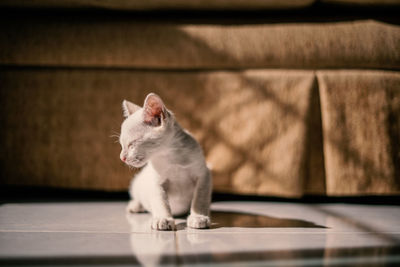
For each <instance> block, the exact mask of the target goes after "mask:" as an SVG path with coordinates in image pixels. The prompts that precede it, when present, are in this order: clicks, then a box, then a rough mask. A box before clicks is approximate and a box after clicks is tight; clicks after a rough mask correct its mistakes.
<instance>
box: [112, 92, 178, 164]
mask: <svg viewBox="0 0 400 267" xmlns="http://www.w3.org/2000/svg"><path fill="white" fill-rule="evenodd" d="M122 109H123V112H124V117H125V118H126V119H125V121H124V122H123V123H122V126H121V135H120V139H119V141H120V144H121V147H122V151H121V154H120V158H121V160H122V161H123V162H125V163H126V164H127V165H129V166H132V167H136V168H140V167H142V166H144V165H145V164H146V163H147V161H148V160H149V159H150V158H151V156H152V155H154V153H155V152H157V151H158V150H159V148H160V147H161V146H162V144H163V143H164V141H165V139H166V138H168V134H169V132H170V131H168V129H169V128H170V121H171V117H172V116H171V114H170V113H169V111H168V110H167V109H166V108H165V106H164V103H163V101H162V100H161V98H160V97H159V96H158V95H156V94H154V93H150V94H148V95H147V97H146V100H145V101H144V104H143V107H140V106H137V105H135V104H133V103H131V102H129V101H126V100H124V101H123V102H122Z"/></svg>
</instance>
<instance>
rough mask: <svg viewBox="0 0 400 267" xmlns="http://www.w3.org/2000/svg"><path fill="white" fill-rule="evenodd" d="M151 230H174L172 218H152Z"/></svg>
mask: <svg viewBox="0 0 400 267" xmlns="http://www.w3.org/2000/svg"><path fill="white" fill-rule="evenodd" d="M151 228H153V229H154V230H161V231H168V230H175V222H174V218H171V217H168V218H153V221H152V222H151Z"/></svg>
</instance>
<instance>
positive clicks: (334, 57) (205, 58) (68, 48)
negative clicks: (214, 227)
mask: <svg viewBox="0 0 400 267" xmlns="http://www.w3.org/2000/svg"><path fill="white" fill-rule="evenodd" d="M76 19H77V18H76V17H74V16H68V15H65V17H63V16H60V17H52V16H50V17H47V16H44V17H40V18H39V17H32V18H29V17H28V18H22V17H19V16H15V17H14V16H11V17H8V18H5V17H3V18H1V19H0V47H1V48H2V49H1V50H0V62H1V63H2V64H6V65H20V66H24V65H39V66H68V67H73V66H76V67H123V68H142V69H169V68H173V69H217V68H224V69H242V68H375V69H381V68H382V69H398V68H399V67H400V49H398V48H399V47H400V26H398V25H391V24H387V23H382V22H377V21H372V20H363V21H346V22H330V23H296V24H295V23H278V24H252V25H206V24H197V25H190V24H179V23H178V24H168V23H161V22H153V23H151V22H135V20H134V19H116V20H114V21H109V20H107V18H104V19H103V18H99V17H96V18H93V17H91V18H87V19H83V20H78V21H77V20H76Z"/></svg>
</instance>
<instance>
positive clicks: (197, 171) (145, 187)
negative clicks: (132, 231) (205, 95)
mask: <svg viewBox="0 0 400 267" xmlns="http://www.w3.org/2000/svg"><path fill="white" fill-rule="evenodd" d="M122 107H123V111H124V116H125V117H126V119H125V121H124V122H123V123H122V126H121V135H120V143H121V146H122V151H121V155H120V157H121V160H122V161H123V162H125V163H126V164H127V165H129V166H132V167H136V168H140V167H143V166H144V167H143V169H142V170H141V171H140V172H139V173H138V174H137V175H136V177H135V178H134V179H133V181H132V183H131V186H130V190H129V193H130V195H131V198H132V200H131V201H130V202H129V205H128V207H127V210H128V211H129V212H132V213H135V212H141V211H145V210H147V211H149V212H151V214H152V216H153V220H152V228H153V229H157V230H172V229H174V228H175V223H174V220H173V218H172V216H174V215H183V214H185V213H187V212H188V211H189V209H190V215H189V217H188V219H187V225H188V226H189V227H191V228H207V227H209V226H210V218H209V207H210V200H211V187H212V182H211V174H210V171H209V170H208V168H207V166H206V163H205V160H204V156H203V152H202V150H201V148H200V145H199V144H198V143H197V142H196V140H195V139H194V138H193V137H192V136H191V135H190V134H189V133H187V132H186V131H184V130H183V129H182V128H181V127H180V126H179V124H178V123H177V121H176V120H175V117H174V115H173V114H172V112H170V111H169V110H167V109H166V107H165V106H164V104H163V101H162V100H161V98H160V97H159V96H157V95H156V94H153V93H151V94H149V95H148V96H147V97H146V100H145V102H144V105H143V107H139V106H137V105H135V104H133V103H131V102H129V101H126V100H124V101H123V103H122ZM146 164H147V165H146Z"/></svg>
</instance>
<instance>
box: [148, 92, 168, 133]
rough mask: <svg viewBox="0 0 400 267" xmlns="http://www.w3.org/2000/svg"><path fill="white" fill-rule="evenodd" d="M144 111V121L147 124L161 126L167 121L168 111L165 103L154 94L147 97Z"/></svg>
mask: <svg viewBox="0 0 400 267" xmlns="http://www.w3.org/2000/svg"><path fill="white" fill-rule="evenodd" d="M143 109H144V112H143V116H144V117H143V120H144V122H145V123H146V124H149V125H151V126H160V125H161V123H162V120H164V119H165V115H166V109H165V106H164V103H163V101H162V100H161V98H160V97H159V96H158V95H156V94H154V93H150V94H148V95H147V97H146V100H145V101H144V105H143Z"/></svg>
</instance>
